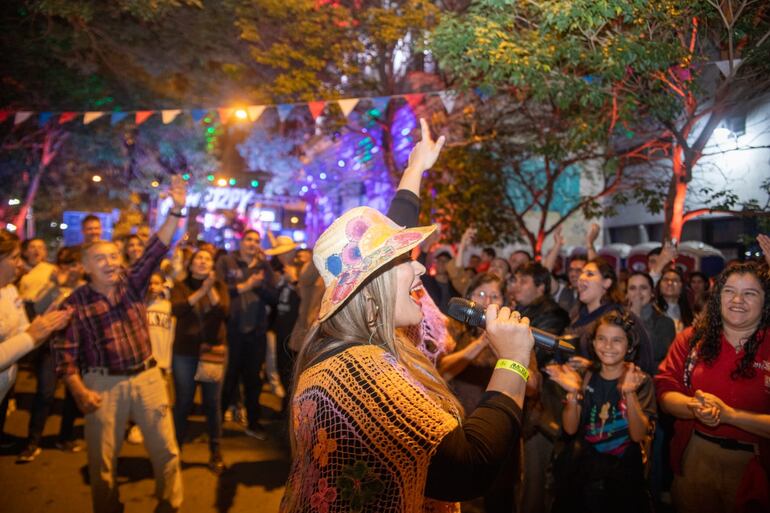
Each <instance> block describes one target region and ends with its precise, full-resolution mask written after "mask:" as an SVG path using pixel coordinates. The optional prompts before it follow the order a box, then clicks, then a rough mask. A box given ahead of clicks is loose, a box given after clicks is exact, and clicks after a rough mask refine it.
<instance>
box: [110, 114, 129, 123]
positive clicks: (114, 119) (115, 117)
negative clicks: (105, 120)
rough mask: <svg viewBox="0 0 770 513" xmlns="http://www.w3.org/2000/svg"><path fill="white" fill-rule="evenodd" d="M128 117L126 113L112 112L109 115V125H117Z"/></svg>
mask: <svg viewBox="0 0 770 513" xmlns="http://www.w3.org/2000/svg"><path fill="white" fill-rule="evenodd" d="M126 117H128V112H113V113H112V114H110V125H117V124H118V123H120V122H121V121H123V120H124V119H126Z"/></svg>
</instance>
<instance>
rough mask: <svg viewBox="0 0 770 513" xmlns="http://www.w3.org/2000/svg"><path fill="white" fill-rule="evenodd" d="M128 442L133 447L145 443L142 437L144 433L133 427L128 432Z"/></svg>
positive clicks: (137, 427)
mask: <svg viewBox="0 0 770 513" xmlns="http://www.w3.org/2000/svg"><path fill="white" fill-rule="evenodd" d="M126 441H127V442H128V443H130V444H133V445H139V444H141V443H142V442H144V437H143V436H142V432H141V431H140V430H139V426H136V425H134V426H131V429H129V430H128V436H127V437H126Z"/></svg>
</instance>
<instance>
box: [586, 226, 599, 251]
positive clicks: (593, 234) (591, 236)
mask: <svg viewBox="0 0 770 513" xmlns="http://www.w3.org/2000/svg"><path fill="white" fill-rule="evenodd" d="M600 231H601V227H600V226H599V224H598V223H591V227H590V228H589V229H588V233H586V246H588V247H589V248H591V247H593V245H594V243H595V242H596V239H597V238H598V237H599V232H600Z"/></svg>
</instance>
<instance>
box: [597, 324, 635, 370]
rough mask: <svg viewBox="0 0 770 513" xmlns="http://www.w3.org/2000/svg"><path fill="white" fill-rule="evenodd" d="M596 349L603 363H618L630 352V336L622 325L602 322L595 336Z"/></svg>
mask: <svg viewBox="0 0 770 513" xmlns="http://www.w3.org/2000/svg"><path fill="white" fill-rule="evenodd" d="M594 351H595V352H596V356H597V357H598V358H599V361H600V362H602V365H617V364H618V363H621V362H622V361H623V360H624V359H625V358H626V354H628V337H627V336H626V332H625V331H623V328H621V327H620V326H615V325H613V324H601V325H599V328H598V329H597V330H596V336H595V337H594Z"/></svg>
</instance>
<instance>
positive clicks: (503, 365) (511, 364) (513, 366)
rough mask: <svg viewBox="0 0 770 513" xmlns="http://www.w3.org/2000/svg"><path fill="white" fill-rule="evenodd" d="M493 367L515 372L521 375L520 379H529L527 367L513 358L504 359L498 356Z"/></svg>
mask: <svg viewBox="0 0 770 513" xmlns="http://www.w3.org/2000/svg"><path fill="white" fill-rule="evenodd" d="M495 369H505V370H509V371H511V372H515V373H516V374H518V375H519V376H521V379H523V380H524V381H527V380H528V379H529V369H527V367H526V366H525V365H522V364H520V363H519V362H517V361H515V360H506V359H504V358H500V359H499V360H497V364H496V365H495Z"/></svg>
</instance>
